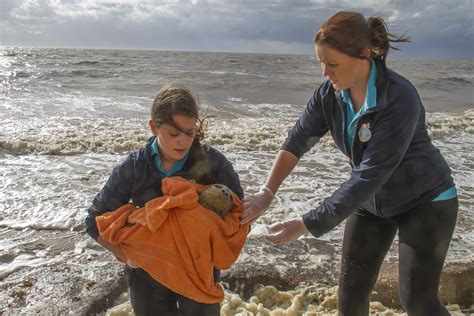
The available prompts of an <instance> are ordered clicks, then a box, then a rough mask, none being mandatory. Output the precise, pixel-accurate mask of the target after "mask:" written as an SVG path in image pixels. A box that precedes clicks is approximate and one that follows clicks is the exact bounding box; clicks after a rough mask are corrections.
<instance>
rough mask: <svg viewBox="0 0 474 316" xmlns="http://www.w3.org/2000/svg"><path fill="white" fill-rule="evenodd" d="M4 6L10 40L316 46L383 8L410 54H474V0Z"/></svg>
mask: <svg viewBox="0 0 474 316" xmlns="http://www.w3.org/2000/svg"><path fill="white" fill-rule="evenodd" d="M25 3H31V4H35V3H36V4H37V5H29V6H28V5H24V4H25ZM1 9H2V12H1V13H0V17H1V20H0V25H1V26H2V31H1V37H0V41H1V43H0V44H7V45H41V46H63V47H64V46H74V47H78V46H86V47H111V48H115V47H116V48H127V47H128V48H156V49H193V50H201V49H202V50H229V49H231V50H237V51H239V50H251V51H265V50H272V51H274V52H275V53H285V52H292V53H294V52H298V51H297V49H302V50H301V51H300V52H301V53H309V54H312V53H313V51H312V44H311V42H312V37H313V34H314V31H315V29H316V28H317V27H318V26H319V25H321V23H322V22H323V21H324V20H325V19H327V18H328V17H329V16H331V15H332V14H334V13H335V12H337V11H339V10H354V11H360V12H361V13H363V14H364V15H366V16H372V15H374V16H382V17H384V18H386V19H387V21H388V24H389V28H390V31H392V32H394V33H397V34H402V33H404V32H407V34H408V35H411V36H412V37H413V43H411V44H407V45H403V46H400V47H401V48H403V49H404V50H403V53H402V55H403V54H406V55H407V56H413V57H424V56H425V55H430V54H431V55H435V57H442V55H445V56H450V55H453V52H452V51H451V50H452V47H453V46H454V47H459V48H461V51H463V52H464V54H461V55H464V57H463V56H457V57H459V58H466V57H467V58H471V59H472V52H471V53H469V49H471V50H472V42H474V38H473V36H474V34H473V33H474V32H473V24H472V21H473V20H474V13H473V12H474V10H472V1H471V0H450V1H442V0H430V1H428V0H426V1H414V0H385V1H376V0H364V1H361V2H359V3H354V1H323V0H319V1H318V0H313V1H310V0H307V1H294V0H280V1H266V0H264V1H254V0H239V1H224V0H214V1H212V0H194V1H190V0H179V1H150V0H149V1H131V0H109V1H100V0H97V1H95V2H92V1H87V2H84V1H81V0H69V1H58V0H50V1H47V0H36V1H29V2H27V1H13V0H3V1H2V8H1ZM232 43H234V45H235V46H237V45H239V47H235V46H234V47H233V44H232ZM292 45H294V48H292ZM450 46H451V47H450ZM397 54H398V53H397ZM402 55H400V56H402Z"/></svg>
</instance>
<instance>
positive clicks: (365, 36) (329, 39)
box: [314, 11, 410, 60]
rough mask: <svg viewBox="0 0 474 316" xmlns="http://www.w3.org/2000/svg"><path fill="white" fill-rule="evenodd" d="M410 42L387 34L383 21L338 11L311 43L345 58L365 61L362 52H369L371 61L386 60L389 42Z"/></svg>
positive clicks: (325, 23) (365, 56) (408, 39)
mask: <svg viewBox="0 0 474 316" xmlns="http://www.w3.org/2000/svg"><path fill="white" fill-rule="evenodd" d="M409 41H410V38H409V37H405V36H400V37H398V36H395V35H393V34H391V33H389V32H388V28H387V25H386V24H385V22H384V20H383V19H382V18H377V17H369V18H368V19H367V20H366V19H365V17H364V16H363V15H362V14H360V13H357V12H348V11H340V12H338V13H336V14H335V15H333V16H332V17H330V18H329V19H328V20H327V21H326V22H324V23H323V25H321V27H320V28H319V29H318V30H317V31H316V34H315V36H314V43H315V44H316V45H318V44H319V45H329V46H331V47H332V48H334V49H336V50H338V51H340V52H341V53H344V54H346V55H349V56H352V57H355V58H360V59H366V58H367V55H366V54H364V49H366V48H367V47H368V48H369V49H370V50H371V54H370V57H371V58H380V59H382V60H385V59H386V57H387V54H388V51H389V49H390V48H393V49H395V50H398V49H397V48H396V47H393V46H392V45H390V42H409Z"/></svg>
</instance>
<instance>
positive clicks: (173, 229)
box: [96, 177, 249, 304]
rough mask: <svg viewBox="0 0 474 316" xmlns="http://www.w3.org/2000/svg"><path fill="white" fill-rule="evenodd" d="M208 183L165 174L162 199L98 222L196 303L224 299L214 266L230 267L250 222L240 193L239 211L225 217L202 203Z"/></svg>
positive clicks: (162, 279) (160, 278)
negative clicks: (244, 216)
mask: <svg viewBox="0 0 474 316" xmlns="http://www.w3.org/2000/svg"><path fill="white" fill-rule="evenodd" d="M206 187H207V186H205V185H200V184H196V183H193V182H191V181H188V180H185V179H183V178H181V177H170V178H165V179H163V186H162V189H163V194H164V196H163V197H158V198H155V199H153V200H150V201H148V202H147V203H146V204H145V207H143V208H135V207H134V206H133V205H132V204H126V205H124V206H122V207H120V208H118V209H117V210H115V211H112V212H108V213H105V214H103V215H102V216H98V217H97V218H96V220H97V226H98V228H99V232H100V235H101V236H102V238H104V239H105V240H106V241H108V242H110V243H112V244H118V245H120V247H121V248H122V250H123V252H124V253H125V255H126V256H127V258H128V259H129V260H130V261H131V262H133V263H134V264H136V265H137V266H139V267H141V268H142V269H144V270H145V271H146V272H148V273H149V274H150V275H151V276H152V277H153V278H154V279H155V280H157V281H158V282H160V283H161V284H163V285H164V286H166V287H168V288H169V289H171V290H173V291H174V292H176V293H178V294H181V295H183V296H185V297H188V298H191V299H193V300H195V301H197V302H201V303H207V304H214V303H219V302H221V301H222V300H223V299H224V290H223V289H222V286H221V285H220V284H219V283H218V282H214V277H213V267H216V268H217V269H227V268H229V267H230V266H231V265H232V264H233V263H234V262H235V261H236V260H237V258H238V256H239V254H240V251H241V250H242V247H243V245H244V242H245V239H246V237H247V233H248V230H249V226H248V225H240V213H241V212H242V210H243V208H242V205H241V202H240V200H239V198H238V197H237V196H236V195H235V194H234V201H235V206H234V209H232V211H231V212H230V213H229V214H227V215H226V216H225V217H224V218H221V217H219V216H218V215H217V214H215V213H214V212H212V211H210V210H207V209H205V208H204V207H203V206H201V205H200V204H199V203H198V194H199V192H201V191H203V190H204V189H206ZM130 224H132V225H130Z"/></svg>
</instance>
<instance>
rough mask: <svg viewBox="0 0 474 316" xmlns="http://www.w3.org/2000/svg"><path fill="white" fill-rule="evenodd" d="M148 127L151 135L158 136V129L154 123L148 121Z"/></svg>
mask: <svg viewBox="0 0 474 316" xmlns="http://www.w3.org/2000/svg"><path fill="white" fill-rule="evenodd" d="M148 126H149V127H150V130H151V132H152V133H153V135H155V136H158V128H157V127H156V124H155V121H154V120H149V121H148Z"/></svg>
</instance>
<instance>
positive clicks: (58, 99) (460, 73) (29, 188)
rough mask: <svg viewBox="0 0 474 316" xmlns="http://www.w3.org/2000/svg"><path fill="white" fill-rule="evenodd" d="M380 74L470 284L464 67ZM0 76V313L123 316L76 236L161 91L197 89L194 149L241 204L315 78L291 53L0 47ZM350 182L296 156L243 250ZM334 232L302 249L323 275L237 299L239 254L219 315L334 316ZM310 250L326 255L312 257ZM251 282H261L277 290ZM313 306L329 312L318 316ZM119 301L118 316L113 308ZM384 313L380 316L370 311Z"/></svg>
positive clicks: (473, 162) (449, 64)
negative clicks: (443, 197) (431, 168)
mask: <svg viewBox="0 0 474 316" xmlns="http://www.w3.org/2000/svg"><path fill="white" fill-rule="evenodd" d="M388 65H389V66H390V67H392V68H393V69H394V70H395V71H398V72H400V73H401V74H402V75H404V76H406V77H407V78H409V79H410V80H411V81H412V82H413V83H414V85H415V86H416V87H417V89H418V92H419V94H420V96H421V98H422V100H423V103H424V105H425V108H426V111H427V125H428V131H429V133H430V136H431V137H432V139H433V143H434V144H435V145H436V146H437V147H438V148H439V149H440V151H441V153H442V154H443V156H444V157H445V158H446V160H447V161H448V163H449V165H450V167H451V168H452V170H453V178H454V180H455V183H456V187H457V190H458V196H459V202H460V208H459V215H458V222H457V226H456V229H455V232H454V236H453V240H452V243H451V246H450V249H449V252H448V255H447V259H446V265H447V266H449V265H453V266H457V267H459V271H458V272H459V273H461V272H462V273H468V272H469V270H468V269H469V267H472V266H473V261H474V233H473V231H474V229H473V228H474V202H473V201H474V171H473V170H474V155H473V153H472V148H474V104H473V100H474V94H473V91H474V75H473V73H474V62H472V61H438V60H393V61H391V60H390V59H389V61H388ZM0 66H1V68H0V79H1V80H0V82H1V86H0V89H1V90H0V119H1V121H2V129H1V130H0V173H1V174H2V177H0V188H1V189H0V236H2V239H1V241H0V287H1V288H2V291H1V292H2V293H1V294H0V314H4V315H17V314H22V313H23V314H28V313H33V312H37V313H40V314H41V313H44V314H46V315H52V314H58V315H62V314H66V313H72V314H85V315H88V314H94V313H105V311H106V310H107V309H109V314H111V315H121V314H120V313H121V312H123V313H125V314H126V313H127V312H128V311H129V310H128V311H127V308H128V307H127V305H126V304H127V303H126V301H127V297H126V296H123V295H122V294H123V293H124V292H126V287H127V285H126V276H125V274H124V271H123V266H122V265H121V264H119V263H117V262H115V261H114V259H113V258H112V257H111V256H110V255H109V254H107V253H106V252H105V251H104V250H103V249H102V248H101V247H100V246H99V245H97V244H96V243H95V242H94V241H93V240H92V239H91V238H90V237H89V236H88V235H87V234H85V231H84V218H85V216H86V210H87V208H88V207H89V205H90V204H91V202H92V200H93V198H94V196H95V195H96V194H97V192H99V190H100V188H101V187H102V185H103V184H104V182H105V181H106V180H107V178H108V176H109V175H110V173H111V170H112V168H113V167H114V166H115V165H117V164H119V163H120V162H121V161H123V159H124V158H125V157H126V155H127V154H128V153H129V152H131V151H134V150H136V149H138V148H140V147H141V146H143V145H144V144H145V142H146V141H147V139H148V138H149V137H150V136H151V133H150V132H149V130H148V128H147V120H148V117H149V108H150V106H151V102H152V100H153V98H154V96H155V94H156V92H157V90H158V89H159V88H160V87H161V85H163V84H164V83H166V82H169V81H173V80H179V81H181V82H183V83H184V84H187V85H189V86H190V87H191V88H192V89H194V90H196V91H198V94H199V100H200V104H201V109H202V112H203V113H204V114H206V115H207V117H208V119H207V120H208V128H207V135H206V138H205V139H204V142H205V143H208V144H210V145H211V146H213V147H215V148H217V149H218V150H220V151H222V152H224V153H225V155H226V156H227V157H228V158H229V160H230V161H231V162H232V163H233V165H234V168H235V170H236V171H237V173H238V174H239V177H240V180H241V183H242V187H243V188H244V191H245V193H246V194H251V193H255V192H256V190H258V188H259V187H260V186H261V185H262V184H263V182H264V180H265V177H266V175H267V173H268V171H269V170H270V168H271V164H272V162H273V158H274V156H275V154H276V152H277V151H278V149H279V148H280V145H281V144H282V142H283V140H284V139H285V137H286V134H287V131H288V130H289V129H290V128H291V127H292V126H293V124H294V122H295V120H296V119H297V118H298V116H299V114H300V113H301V112H302V111H303V109H304V107H305V105H306V102H307V100H308V99H309V97H310V96H311V94H312V93H313V92H314V89H315V88H316V87H317V86H318V85H319V84H320V83H321V82H322V80H323V77H322V75H321V70H320V68H319V65H318V64H317V63H316V61H315V58H314V56H303V55H301V56H300V55H268V54H237V53H204V52H172V51H128V50H85V49H27V48H15V47H3V48H1V49H0ZM349 171H350V167H349V165H348V163H347V159H346V157H344V156H343V155H342V154H341V153H340V152H339V151H338V150H337V148H336V147H335V145H334V143H333V141H332V139H331V138H330V136H329V135H328V136H325V137H324V138H323V139H321V141H320V143H319V144H318V145H316V146H315V147H314V148H313V149H312V150H311V151H310V152H308V153H307V154H306V155H304V156H303V158H302V160H301V162H300V163H299V165H298V166H297V168H296V169H295V171H294V172H293V173H292V175H291V176H290V177H289V178H288V179H287V180H286V181H285V182H284V184H283V185H282V187H281V188H280V190H279V191H278V194H277V196H276V200H275V202H274V203H273V204H272V206H271V208H270V209H269V210H268V212H267V213H266V214H265V215H264V216H262V217H261V218H260V219H259V220H258V221H257V222H256V223H255V227H256V229H255V231H254V235H252V236H251V237H250V238H249V240H250V244H252V242H254V241H255V240H260V239H259V234H258V231H259V229H260V228H261V229H264V227H265V226H267V225H271V224H273V223H275V222H277V221H280V220H283V219H288V218H292V217H296V216H301V215H302V214H304V213H306V212H307V211H309V210H311V209H312V208H315V207H316V206H318V205H319V203H320V202H321V201H322V200H323V199H324V198H326V197H327V196H329V195H330V194H331V193H332V192H333V191H334V190H335V189H337V187H338V186H339V185H340V184H341V183H342V182H343V181H345V180H346V179H347V177H348V176H349ZM342 231H343V225H342V224H341V225H339V226H338V227H336V228H335V229H334V230H332V231H331V232H329V233H328V234H326V235H324V236H322V237H321V238H318V239H317V242H318V244H317V246H314V247H309V248H308V249H312V250H314V251H315V253H314V254H313V255H312V256H309V257H307V258H305V260H307V261H308V262H309V263H310V264H308V266H307V268H308V271H311V270H313V271H315V272H314V273H321V274H320V275H318V274H316V275H314V277H313V280H310V281H312V282H313V283H311V284H308V283H304V282H303V280H301V281H302V282H300V284H296V283H291V282H287V284H286V286H279V285H278V284H276V283H275V284H270V283H266V284H262V286H263V287H265V286H267V288H266V289H267V290H263V291H261V292H256V291H251V290H249V291H247V292H248V293H246V294H245V295H243V294H242V293H240V291H239V289H238V288H235V285H234V286H232V284H231V283H232V282H231V281H232V280H234V279H235V278H237V275H238V274H236V273H237V272H238V269H237V268H239V267H248V266H249V265H250V263H249V262H251V261H248V260H250V259H252V258H254V257H257V258H258V252H256V253H255V254H254V253H252V254H250V252H249V250H244V252H243V253H242V255H241V258H239V260H240V261H238V262H237V264H236V267H237V268H236V269H237V270H234V271H228V272H225V273H224V275H223V276H225V278H224V280H223V282H227V283H229V288H228V291H227V292H226V299H225V302H224V303H223V307H222V310H223V313H224V314H223V315H231V314H232V313H234V314H238V313H241V315H247V314H246V313H254V314H256V311H258V308H259V306H260V305H259V304H262V305H261V307H260V309H261V310H260V311H259V312H261V313H262V315H265V313H266V311H265V310H264V309H263V308H265V309H266V310H268V312H269V313H270V312H274V314H272V315H280V314H281V313H280V312H281V311H278V309H281V310H287V309H288V308H290V307H291V306H293V305H294V308H293V309H296V307H297V306H299V307H300V308H299V311H295V313H296V314H298V315H300V314H304V313H306V314H305V315H313V314H310V313H312V312H314V313H316V312H318V313H320V314H317V315H325V314H324V313H327V315H332V314H334V313H335V311H334V305H333V304H332V303H334V293H335V286H336V285H337V278H336V277H335V275H337V273H338V271H337V268H338V264H339V258H340V257H339V254H340V250H341V246H342V242H341V241H342ZM313 239H314V238H313ZM315 240H316V239H315ZM298 242H301V243H303V244H304V245H305V244H307V243H309V244H312V243H315V242H316V241H307V240H306V239H305V240H301V241H298ZM397 242H398V241H397V240H395V242H394V244H393V246H392V247H391V249H390V251H389V253H388V255H387V257H386V260H385V262H384V263H385V264H386V266H387V267H390V266H391V264H396V262H397V256H398V252H397ZM259 244H260V245H262V246H261V247H264V248H265V249H266V250H267V251H269V253H272V252H273V253H274V252H276V251H277V250H276V249H275V248H270V246H269V245H266V244H265V242H264V241H261V242H259ZM293 247H295V248H297V247H296V246H293ZM313 248H314V249H313ZM258 249H259V248H257V250H258ZM322 249H325V251H327V253H324V256H323V255H321V256H319V255H318V252H317V251H322ZM262 251H263V250H262ZM249 258H250V259H249ZM271 258H272V257H271ZM262 260H263V258H262ZM265 262H267V261H265ZM269 262H270V263H272V262H273V264H274V265H275V266H277V267H281V268H279V269H280V270H278V269H277V270H276V272H275V273H277V272H278V271H279V272H278V273H277V274H278V275H285V274H284V273H282V271H287V270H282V269H284V268H285V267H286V269H290V270H291V271H296V272H294V273H296V274H297V272H298V271H300V270H301V268H298V269H299V270H298V269H296V268H294V267H292V265H291V264H290V263H291V260H289V259H288V260H281V261H278V260H276V259H274V261H269ZM267 263H268V262H267ZM250 266H251V265H250ZM328 267H331V268H330V269H329V268H328ZM242 269H244V268H242ZM324 269H326V270H324ZM387 269H388V268H387ZM236 271H237V272H236ZM324 271H326V272H324ZM387 271H388V270H387ZM466 271H468V272H466ZM323 272H324V273H323ZM226 273H228V274H227V276H226ZM232 273H234V274H232ZM455 275H456V273H454V272H453V273H452V274H447V275H446V276H447V278H448V279H446V281H445V284H451V283H452V282H454V281H452V282H451V281H450V280H457V279H456V278H455ZM263 276H264V275H263ZM263 276H259V277H262V279H261V280H267V281H268V282H276V281H275V280H276V279H271V278H268V279H265V278H264V277H263ZM329 276H332V277H331V278H329ZM467 277H472V274H467ZM317 278H319V279H317ZM296 279H298V278H296ZM256 280H258V279H256ZM272 280H273V281H272ZM298 280H300V279H298ZM254 281H255V280H254ZM254 281H251V283H252V284H254V283H255V284H258V282H254ZM450 282H451V283H450ZM456 282H458V281H456ZM459 282H460V281H459ZM272 286H273V287H275V290H274V289H273V288H272ZM288 287H291V288H288ZM305 293H306V294H305ZM267 294H268V295H269V296H271V297H273V300H272V299H270V300H268V299H267V298H266V295H267ZM259 295H260V296H259ZM393 295H395V296H396V294H393ZM253 296H256V297H257V299H255V298H252V297H253ZM119 297H121V299H119ZM316 297H319V298H318V299H316ZM471 298H472V297H471ZM117 299H118V300H117ZM325 299H327V303H325V304H324V306H326V307H327V308H326V307H324V308H326V309H327V310H326V311H324V310H319V311H318V310H317V309H318V308H322V307H321V306H320V305H321V304H323V303H322V302H323V301H324V300H325ZM452 299H453V298H450V301H449V302H446V304H447V305H448V306H450V308H451V309H452V314H453V315H463V314H464V315H469V314H470V313H473V310H472V307H471V305H472V304H474V302H472V301H471V302H470V304H469V301H464V299H463V302H462V304H461V302H460V301H456V297H455V296H454V301H452ZM275 300H276V301H278V302H281V304H280V303H278V304H277V303H276V301H275ZM263 302H265V303H263ZM272 302H273V303H272ZM330 302H332V303H330ZM121 303H124V304H125V305H123V306H121V307H123V308H122V311H117V310H113V309H112V308H113V307H114V306H115V305H119V304H121ZM388 303H390V302H388ZM388 303H387V302H384V303H380V305H378V303H375V301H374V302H373V308H374V313H380V315H397V313H402V312H401V311H400V310H399V309H397V308H396V307H394V306H396V304H392V305H393V306H389V305H391V304H388ZM298 304H299V305H298ZM331 304H332V305H331ZM456 304H457V305H456ZM310 305H311V306H313V307H310ZM382 305H383V306H385V307H387V308H390V309H391V310H382V309H383V308H385V307H382ZM457 306H458V307H459V308H458V307H457ZM239 308H240V310H239ZM117 309H120V308H117ZM290 312H291V311H289V312H288V313H287V315H291V314H290ZM229 313H230V314H229ZM278 313H280V314H278ZM321 313H323V314H321ZM331 313H332V314H331ZM383 313H385V314H383ZM390 313H393V314H390ZM249 315H251V314H249Z"/></svg>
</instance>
